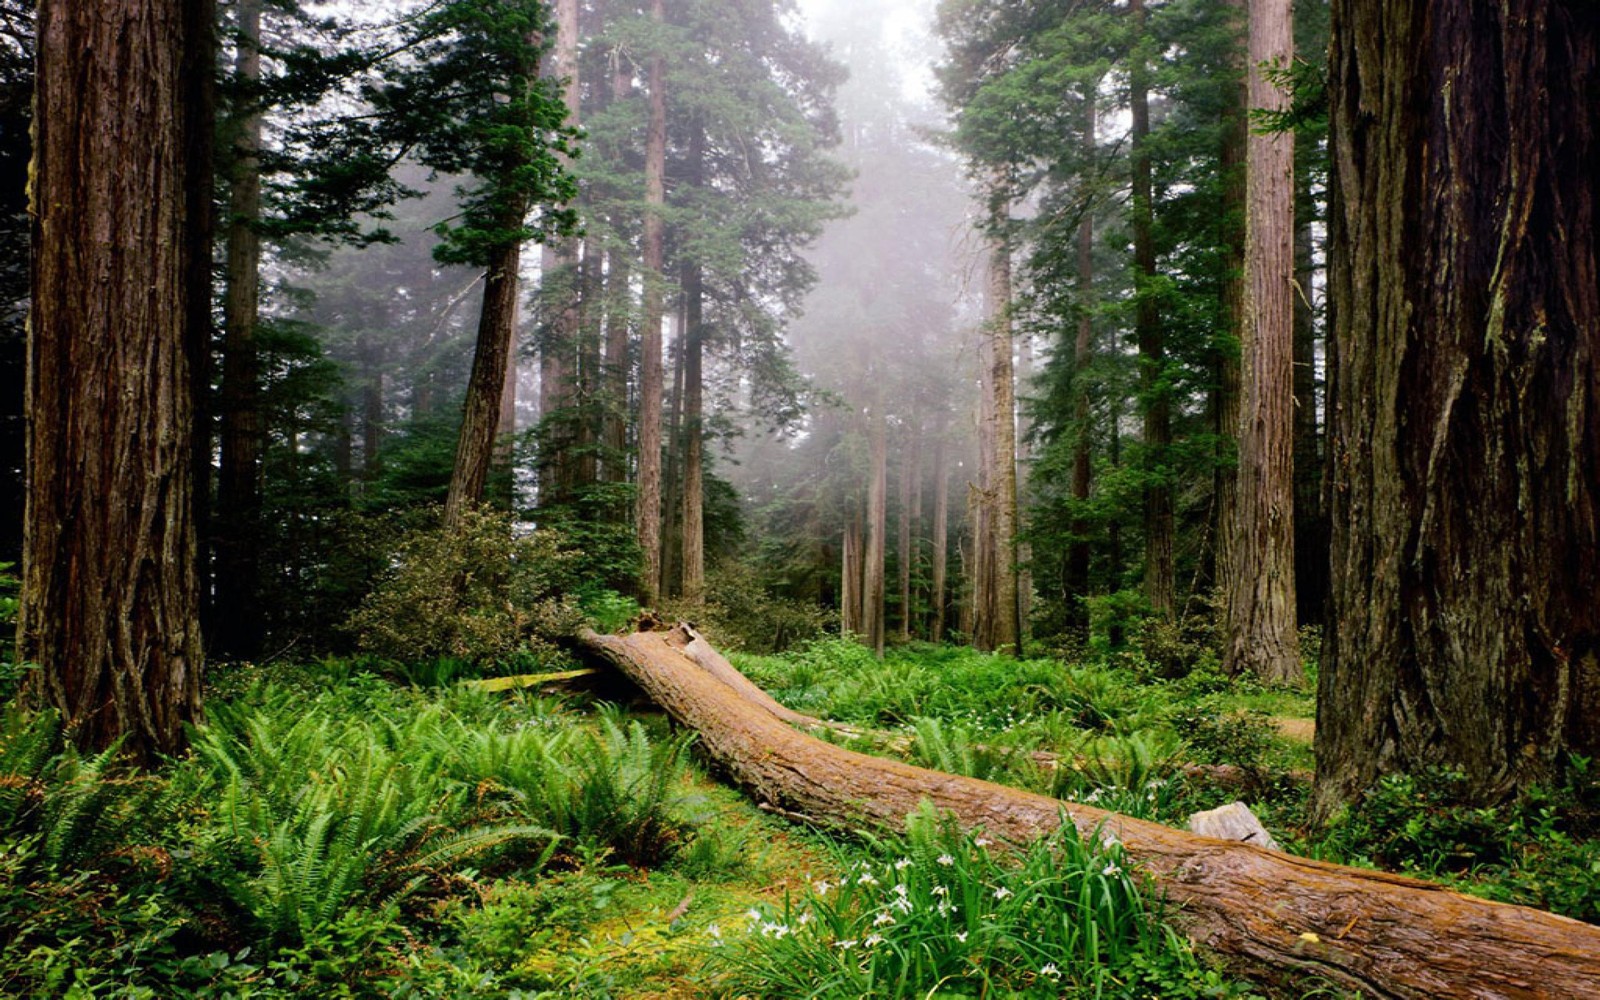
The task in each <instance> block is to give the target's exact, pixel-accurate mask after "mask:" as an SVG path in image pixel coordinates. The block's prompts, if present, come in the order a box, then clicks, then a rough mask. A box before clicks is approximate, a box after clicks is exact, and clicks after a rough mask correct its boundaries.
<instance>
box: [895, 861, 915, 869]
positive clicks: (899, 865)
mask: <svg viewBox="0 0 1600 1000" xmlns="http://www.w3.org/2000/svg"><path fill="white" fill-rule="evenodd" d="M912 864H913V862H912V860H911V859H910V858H901V859H900V860H899V861H896V862H895V863H894V870H895V871H897V872H903V871H905V870H906V869H907V868H910V867H911V865H912Z"/></svg>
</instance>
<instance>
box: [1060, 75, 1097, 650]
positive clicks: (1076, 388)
mask: <svg viewBox="0 0 1600 1000" xmlns="http://www.w3.org/2000/svg"><path fill="white" fill-rule="evenodd" d="M1097 87H1099V81H1098V79H1097V80H1096V81H1095V82H1094V83H1093V84H1091V85H1090V86H1088V87H1085V88H1084V94H1083V155H1084V158H1085V162H1090V163H1092V162H1094V157H1095V156H1096V155H1097V153H1098V148H1099V147H1098V142H1097V140H1096V139H1095V127H1096V123H1095V90H1096V88H1097ZM1094 310H1095V294H1094V210H1093V202H1092V201H1091V200H1090V199H1089V198H1088V197H1087V196H1086V197H1085V198H1084V204H1083V218H1082V219H1081V220H1079V222H1078V323H1077V331H1076V335H1075V337H1074V338H1073V342H1072V382H1073V385H1072V423H1073V427H1072V499H1073V501H1074V502H1075V503H1076V504H1077V505H1078V510H1079V511H1080V513H1079V515H1078V516H1076V517H1074V518H1073V519H1072V541H1071V543H1070V545H1069V547H1068V549H1067V567H1066V569H1067V579H1066V584H1067V586H1066V590H1067V605H1068V606H1067V621H1068V622H1069V627H1070V628H1071V629H1072V631H1074V632H1076V633H1077V634H1078V636H1079V637H1080V638H1082V639H1083V640H1085V641H1087V640H1088V638H1089V606H1088V604H1087V603H1086V602H1087V601H1088V598H1089V558H1090V552H1089V521H1088V519H1087V518H1085V517H1083V516H1082V514H1081V512H1082V511H1083V510H1084V509H1085V508H1086V507H1087V506H1088V503H1089V488H1090V485H1091V478H1090V477H1091V469H1092V465H1091V457H1092V450H1091V445H1092V441H1093V436H1092V435H1091V434H1090V432H1089V431H1090V428H1089V365H1090V364H1091V363H1093V361H1094Z"/></svg>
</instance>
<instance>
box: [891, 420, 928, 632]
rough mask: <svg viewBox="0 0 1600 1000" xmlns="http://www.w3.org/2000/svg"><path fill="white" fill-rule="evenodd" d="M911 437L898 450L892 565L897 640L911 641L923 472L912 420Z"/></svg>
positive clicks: (917, 430)
mask: <svg viewBox="0 0 1600 1000" xmlns="http://www.w3.org/2000/svg"><path fill="white" fill-rule="evenodd" d="M906 430H907V433H908V434H909V435H910V438H911V440H909V441H907V442H905V443H904V447H902V448H901V451H900V518H899V520H898V521H897V522H896V523H895V531H896V535H897V539H896V541H897V545H896V549H897V551H896V555H895V562H896V565H895V568H896V569H897V570H898V571H899V578H900V579H899V582H900V641H901V642H910V641H911V629H912V621H911V618H912V615H911V569H912V563H914V562H915V561H916V555H915V550H914V549H913V547H912V546H913V545H914V544H915V538H914V536H913V535H912V527H913V525H914V524H915V523H916V520H917V507H918V506H920V504H919V503H918V502H917V501H920V499H921V498H920V496H919V495H918V494H919V491H918V489H917V481H918V479H919V478H920V477H921V475H922V427H921V426H920V425H919V424H918V423H917V421H916V420H915V419H913V420H911V421H910V422H908V423H907V424H906Z"/></svg>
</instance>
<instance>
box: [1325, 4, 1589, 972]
mask: <svg viewBox="0 0 1600 1000" xmlns="http://www.w3.org/2000/svg"><path fill="white" fill-rule="evenodd" d="M1597 66H1600V19H1597V18H1596V16H1595V12H1594V9H1593V6H1592V5H1591V4H1588V3H1583V2H1578V0H1571V2H1541V0H1504V2H1477V3H1472V4H1460V5H1458V4H1427V3H1422V2H1420V0H1410V2H1390V0H1385V2H1381V3H1380V2H1377V0H1336V2H1335V3H1334V5H1333V9H1332V45H1331V49H1330V74H1331V78H1330V83H1331V88H1330V96H1331V102H1332V104H1331V115H1332V118H1331V126H1332V129H1333V137H1334V138H1333V161H1334V179H1333V185H1332V220H1331V237H1332V248H1331V273H1330V295H1331V299H1332V306H1333V311H1334V325H1333V333H1334V335H1333V338H1332V352H1333V356H1332V377H1333V383H1334V384H1333V387H1332V396H1331V398H1332V401H1333V406H1332V424H1331V427H1330V433H1331V441H1330V456H1329V457H1330V462H1329V467H1330V474H1331V475H1332V477H1333V482H1332V489H1331V503H1330V513H1331V520H1332V568H1333V587H1332V593H1331V601H1330V609H1329V610H1330V634H1329V638H1328V643H1327V649H1326V653H1325V656H1324V659H1323V670H1322V674H1321V680H1320V685H1321V690H1320V692H1319V709H1318V720H1317V759H1318V765H1319V766H1318V774H1317V786H1316V804H1317V806H1318V807H1319V809H1320V810H1321V812H1322V813H1323V814H1328V813H1330V812H1332V811H1333V810H1334V809H1336V808H1337V807H1338V806H1339V805H1340V804H1343V803H1348V802H1350V801H1352V800H1353V799H1354V798H1355V797H1356V796H1358V795H1359V794H1360V793H1361V792H1362V791H1363V790H1364V789H1366V788H1367V787H1368V786H1369V785H1370V783H1371V782H1372V781H1373V779H1374V778H1375V777H1376V776H1377V775H1379V774H1381V773H1385V772H1391V771H1401V770H1407V771H1409V770H1414V769H1417V768H1421V767H1423V766H1426V765H1430V764H1439V765H1449V766H1452V767H1457V768H1460V769H1461V770H1462V771H1464V773H1465V774H1466V776H1467V780H1468V782H1469V783H1470V786H1471V787H1472V789H1473V790H1475V791H1476V793H1477V794H1478V795H1479V796H1481V797H1482V798H1484V799H1493V798H1496V797H1498V796H1501V795H1505V794H1508V793H1511V792H1513V791H1515V790H1517V789H1519V788H1523V787H1526V786H1527V785H1529V784H1530V783H1534V782H1540V781H1544V780H1547V779H1548V778H1549V776H1550V774H1551V772H1552V771H1553V770H1554V769H1555V768H1556V767H1557V766H1558V763H1559V761H1560V760H1561V759H1562V756H1563V754H1564V753H1566V752H1569V751H1570V752H1575V753H1579V754H1584V755H1592V754H1594V753H1595V752H1596V751H1597V750H1600V603H1597V602H1596V600H1595V594H1596V593H1597V592H1600V464H1597V461H1600V368H1597V364H1596V348H1597V346H1600V276H1597V275H1600V267H1597V246H1596V237H1595V223H1596V219H1595V203H1596V188H1597V185H1600V172H1597V170H1596V163H1597V162H1600V141H1597V138H1596V134H1597V132H1596V126H1597V123H1600V102H1597V101H1596V100H1595V95H1596V93H1597V86H1600V71H1597ZM1549 995H1560V994H1559V993H1558V992H1553V993H1551V994H1549Z"/></svg>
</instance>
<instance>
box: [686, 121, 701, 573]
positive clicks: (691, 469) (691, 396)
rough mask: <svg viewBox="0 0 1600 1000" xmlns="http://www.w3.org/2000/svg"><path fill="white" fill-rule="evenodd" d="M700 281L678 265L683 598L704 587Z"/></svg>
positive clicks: (693, 164) (692, 177)
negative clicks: (680, 286) (680, 281)
mask: <svg viewBox="0 0 1600 1000" xmlns="http://www.w3.org/2000/svg"><path fill="white" fill-rule="evenodd" d="M688 152H689V162H688V180H689V184H690V185H691V186H693V187H696V188H698V187H700V185H701V184H703V183H704V175H705V166H704V163H703V160H704V159H705V155H706V136H705V129H704V127H703V126H702V125H701V123H700V121H699V120H698V119H696V121H695V122H694V125H693V126H692V127H691V130H690V134H689V150H688ZM705 333H706V331H705V281H704V275H703V272H702V269H701V265H700V262H699V261H697V260H691V261H686V262H685V263H684V265H683V333H682V338H683V352H684V353H683V590H682V592H683V596H684V597H685V598H686V599H687V600H689V601H699V600H700V599H701V598H703V597H704V596H705V589H706V536H705V530H706V528H705V467H704V462H705V453H704V448H705V426H704V417H705V372H704V369H705Z"/></svg>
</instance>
